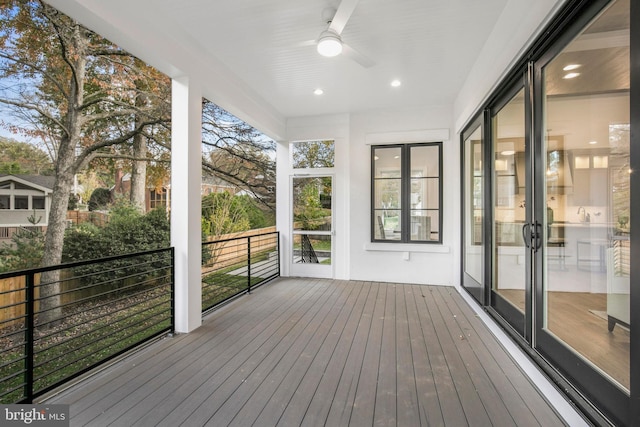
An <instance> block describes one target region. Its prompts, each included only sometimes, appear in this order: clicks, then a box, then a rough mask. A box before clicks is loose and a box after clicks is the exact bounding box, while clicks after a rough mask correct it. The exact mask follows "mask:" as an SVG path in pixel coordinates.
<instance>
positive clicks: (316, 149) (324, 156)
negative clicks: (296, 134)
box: [293, 141, 335, 169]
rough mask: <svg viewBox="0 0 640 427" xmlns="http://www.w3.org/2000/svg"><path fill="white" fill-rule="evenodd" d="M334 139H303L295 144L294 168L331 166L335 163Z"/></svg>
mask: <svg viewBox="0 0 640 427" xmlns="http://www.w3.org/2000/svg"><path fill="white" fill-rule="evenodd" d="M334 152H335V150H334V143H333V141H301V142H296V143H295V144H294V146H293V167H294V168H301V169H302V168H331V167H333V165H334V157H335V155H334Z"/></svg>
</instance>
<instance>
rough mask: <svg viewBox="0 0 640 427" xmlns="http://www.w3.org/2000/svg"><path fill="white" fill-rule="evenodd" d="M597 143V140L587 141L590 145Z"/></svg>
mask: <svg viewBox="0 0 640 427" xmlns="http://www.w3.org/2000/svg"><path fill="white" fill-rule="evenodd" d="M597 143H598V141H589V144H591V145H596V144H597Z"/></svg>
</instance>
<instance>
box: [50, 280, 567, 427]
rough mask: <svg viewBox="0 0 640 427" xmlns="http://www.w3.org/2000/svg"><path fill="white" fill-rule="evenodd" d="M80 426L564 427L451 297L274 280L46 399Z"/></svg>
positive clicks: (425, 289)
mask: <svg viewBox="0 0 640 427" xmlns="http://www.w3.org/2000/svg"><path fill="white" fill-rule="evenodd" d="M47 403H67V404H70V414H71V425H72V426H83V425H88V426H91V427H94V426H103V425H104V426H106V425H114V426H123V425H127V426H134V425H139V426H156V425H166V426H176V425H185V426H200V425H211V426H227V425H234V426H250V425H256V426H275V425H281V426H298V425H314V426H317V425H319V426H322V425H325V426H347V425H353V426H357V425H367V426H404V425H407V426H409V425H410V426H442V425H455V426H465V425H500V426H509V425H518V426H542V425H563V422H562V420H561V419H560V418H559V417H558V416H557V415H556V413H555V412H554V411H553V409H552V408H551V407H550V406H549V404H548V403H547V402H546V400H545V399H544V397H543V396H541V395H540V393H539V392H538V390H537V389H536V388H535V387H534V386H533V385H532V384H531V382H530V381H529V379H528V378H527V377H526V376H525V375H524V373H523V372H522V371H521V370H520V369H519V367H518V366H517V365H515V364H514V362H513V361H512V359H511V358H510V356H509V355H508V354H507V353H506V352H505V351H504V349H503V348H502V347H501V346H500V344H499V343H498V342H497V341H496V339H495V338H494V337H493V335H492V334H491V333H490V332H489V330H488V329H487V327H486V326H485V325H484V324H483V323H482V322H481V321H480V320H479V319H478V318H477V317H476V316H475V315H474V313H473V311H472V310H471V308H470V307H469V306H468V305H467V304H466V302H465V301H464V300H463V299H462V298H461V296H460V295H459V294H458V293H457V291H456V290H455V289H454V288H451V287H436V286H421V285H405V284H394V283H377V282H357V281H332V280H325V279H300V278H287V279H284V278H281V279H278V280H276V281H274V282H272V283H271V284H268V285H265V286H263V287H261V288H259V289H256V290H255V291H254V292H253V293H252V294H251V295H249V296H244V297H241V298H239V299H238V300H236V301H234V302H232V303H230V304H229V305H227V306H225V307H224V308H222V309H221V310H218V311H216V312H214V313H212V314H211V315H209V316H207V318H205V320H204V322H203V326H202V327H200V328H198V329H197V330H196V331H194V332H192V333H190V334H184V335H176V336H175V337H172V338H165V339H163V340H160V341H158V342H156V343H153V344H151V345H149V346H148V347H146V348H144V349H142V350H140V351H138V352H136V353H134V354H132V355H130V356H129V357H127V358H126V359H124V360H122V361H119V362H117V363H116V364H114V365H113V366H111V367H108V368H106V369H105V370H103V371H101V372H100V373H99V374H97V375H95V376H93V377H90V378H88V379H85V380H84V381H82V382H80V383H78V384H76V385H74V386H72V387H70V388H68V389H66V390H64V391H62V392H60V393H59V394H57V395H55V396H53V397H51V398H49V399H48V400H47Z"/></svg>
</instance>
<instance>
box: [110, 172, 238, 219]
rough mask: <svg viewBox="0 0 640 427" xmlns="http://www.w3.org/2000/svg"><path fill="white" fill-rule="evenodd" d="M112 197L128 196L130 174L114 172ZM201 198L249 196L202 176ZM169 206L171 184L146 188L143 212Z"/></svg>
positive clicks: (212, 178) (214, 179) (224, 182)
mask: <svg viewBox="0 0 640 427" xmlns="http://www.w3.org/2000/svg"><path fill="white" fill-rule="evenodd" d="M110 190H111V194H112V197H113V196H115V195H117V194H119V195H127V196H128V195H129V193H130V192H131V174H130V173H124V174H123V173H122V171H117V172H116V177H115V184H114V185H113V186H112V187H111V188H110ZM200 191H201V195H202V196H207V195H209V194H212V193H223V192H225V191H226V192H228V193H230V194H232V195H235V194H238V195H241V194H249V193H247V192H242V191H241V190H240V189H239V188H238V187H237V186H235V185H233V184H231V183H230V182H228V181H225V180H224V179H221V178H218V177H215V176H210V175H209V176H207V175H204V176H203V177H202V184H201V186H200ZM170 204H171V184H170V183H169V182H167V183H165V184H164V185H163V186H162V187H160V188H156V187H147V190H146V193H145V211H146V212H149V211H150V210H152V209H155V208H159V207H164V208H165V209H167V210H169V208H170Z"/></svg>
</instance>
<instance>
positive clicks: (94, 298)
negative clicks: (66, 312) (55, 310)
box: [39, 278, 169, 313]
mask: <svg viewBox="0 0 640 427" xmlns="http://www.w3.org/2000/svg"><path fill="white" fill-rule="evenodd" d="M157 279H158V278H154V279H152V280H149V281H153V280H157ZM144 283H145V282H141V283H134V284H132V285H128V286H126V287H122V288H118V289H113V290H109V291H105V292H103V293H100V294H95V295H91V296H88V297H84V298H81V299H78V300H77V301H73V302H70V303H66V304H61V305H60V307H61V308H63V309H64V308H68V307H73V306H77V305H81V304H83V303H86V302H90V301H92V300H99V299H101V297H104V296H109V295H111V294H116V293H120V292H122V291H123V290H128V289H134V288H137V287H138V286H140V285H141V284H144ZM168 284H169V283H162V284H159V285H157V286H154V287H150V288H147V289H144V290H141V291H140V292H138V293H135V294H133V293H132V294H129V295H125V296H123V297H122V298H120V299H117V300H116V301H122V300H123V299H124V298H127V297H131V296H135V295H140V294H142V293H145V292H149V291H150V290H154V289H158V288H161V287H163V286H167V285H168ZM82 290H87V289H86V288H85V289H82ZM78 292H81V290H78ZM112 303H113V301H110V302H109V303H106V304H103V305H99V306H96V307H102V306H104V305H108V304H112ZM39 313H40V312H39Z"/></svg>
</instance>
